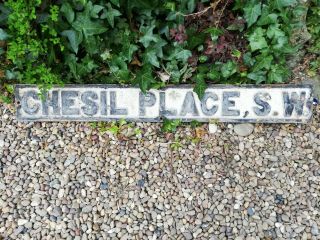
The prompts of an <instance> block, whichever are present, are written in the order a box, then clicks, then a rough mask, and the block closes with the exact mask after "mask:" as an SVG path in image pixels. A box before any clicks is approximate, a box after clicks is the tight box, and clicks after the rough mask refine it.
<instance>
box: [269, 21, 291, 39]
mask: <svg viewBox="0 0 320 240" xmlns="http://www.w3.org/2000/svg"><path fill="white" fill-rule="evenodd" d="M267 36H268V38H270V39H271V38H279V37H284V36H286V34H285V32H283V31H282V30H281V29H280V28H279V24H272V25H270V26H269V27H268V30H267Z"/></svg>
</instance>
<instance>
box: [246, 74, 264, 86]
mask: <svg viewBox="0 0 320 240" xmlns="http://www.w3.org/2000/svg"><path fill="white" fill-rule="evenodd" d="M247 77H248V78H249V79H252V80H254V81H255V83H256V84H260V83H263V82H265V81H266V79H267V78H266V72H265V71H256V72H252V73H249V74H248V75H247Z"/></svg>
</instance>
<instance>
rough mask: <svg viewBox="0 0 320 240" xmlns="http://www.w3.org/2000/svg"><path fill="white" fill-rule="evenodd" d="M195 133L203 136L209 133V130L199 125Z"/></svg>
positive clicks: (199, 136)
mask: <svg viewBox="0 0 320 240" xmlns="http://www.w3.org/2000/svg"><path fill="white" fill-rule="evenodd" d="M195 133H196V137H197V138H202V137H203V136H204V135H205V134H206V133H207V131H206V130H205V129H204V128H202V127H197V128H196V129H195Z"/></svg>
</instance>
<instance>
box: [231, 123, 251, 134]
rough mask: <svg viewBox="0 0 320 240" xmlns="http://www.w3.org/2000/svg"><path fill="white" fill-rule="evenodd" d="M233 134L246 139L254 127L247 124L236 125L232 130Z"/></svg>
mask: <svg viewBox="0 0 320 240" xmlns="http://www.w3.org/2000/svg"><path fill="white" fill-rule="evenodd" d="M233 130H234V132H235V133H236V134H237V135H239V136H241V137H246V136H249V135H250V134H251V133H252V132H253V130H254V126H253V125H252V124H249V123H243V124H236V125H235V126H234V128H233Z"/></svg>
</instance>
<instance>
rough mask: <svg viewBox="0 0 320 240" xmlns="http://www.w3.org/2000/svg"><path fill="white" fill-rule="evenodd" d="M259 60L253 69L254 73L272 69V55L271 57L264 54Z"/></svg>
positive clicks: (258, 57)
mask: <svg viewBox="0 0 320 240" xmlns="http://www.w3.org/2000/svg"><path fill="white" fill-rule="evenodd" d="M256 59H257V63H256V64H255V66H254V67H253V71H254V72H257V71H259V70H261V69H263V68H264V69H267V70H268V69H270V67H271V62H272V60H273V56H272V55H269V56H264V55H263V54H262V55H259V56H257V57H256Z"/></svg>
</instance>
